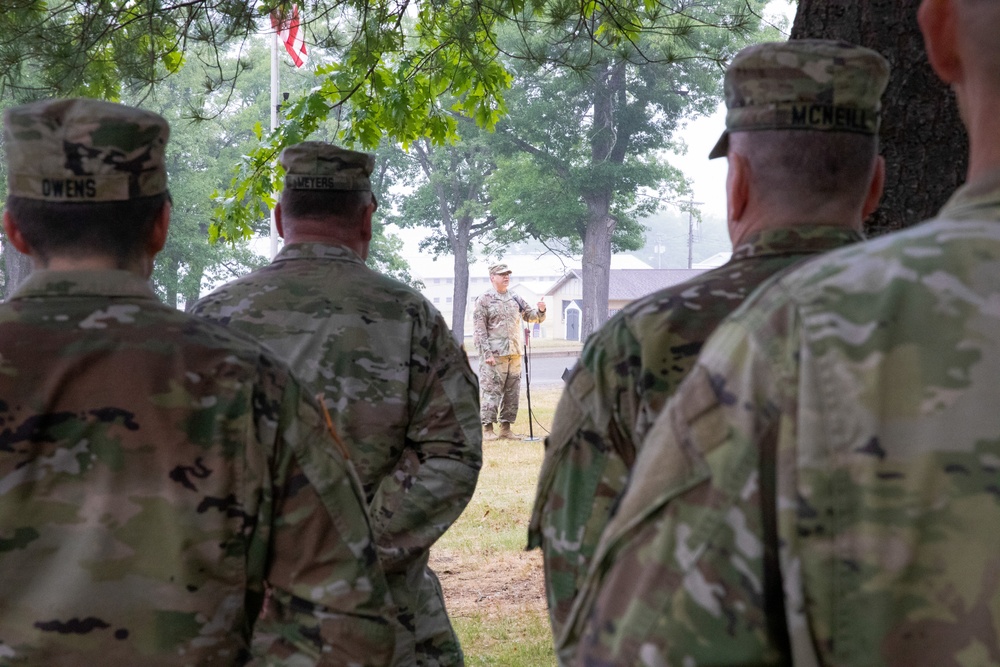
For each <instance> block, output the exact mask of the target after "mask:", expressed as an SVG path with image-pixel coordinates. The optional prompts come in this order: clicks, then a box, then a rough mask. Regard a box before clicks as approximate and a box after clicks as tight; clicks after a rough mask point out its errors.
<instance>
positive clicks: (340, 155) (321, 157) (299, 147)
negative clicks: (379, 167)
mask: <svg viewBox="0 0 1000 667" xmlns="http://www.w3.org/2000/svg"><path fill="white" fill-rule="evenodd" d="M278 161H279V162H280V163H281V166H282V167H284V168H285V187H286V188H291V189H293V190H368V191H370V190H371V189H372V185H371V181H370V180H369V179H368V177H369V176H371V173H372V170H373V169H374V168H375V156H374V155H372V154H371V153H359V152H358V151H349V150H347V149H346V148H341V147H340V146H334V145H333V144H328V143H326V142H325V141H303V142H302V143H301V144H295V145H294V146H289V147H288V148H286V149H285V150H283V151H281V156H280V157H279V158H278Z"/></svg>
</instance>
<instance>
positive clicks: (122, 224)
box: [3, 98, 170, 267]
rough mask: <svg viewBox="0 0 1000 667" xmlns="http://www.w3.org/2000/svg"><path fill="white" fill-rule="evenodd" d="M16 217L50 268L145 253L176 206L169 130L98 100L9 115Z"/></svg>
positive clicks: (25, 108)
mask: <svg viewBox="0 0 1000 667" xmlns="http://www.w3.org/2000/svg"><path fill="white" fill-rule="evenodd" d="M3 125H4V142H5V145H6V154H7V179H8V199H7V203H6V209H7V211H8V212H9V213H10V215H11V217H13V219H14V220H15V222H16V224H17V226H18V228H19V229H20V231H21V233H22V234H23V236H24V237H25V239H26V240H27V241H28V243H29V244H30V246H31V248H32V251H33V252H34V253H35V254H36V255H37V256H38V257H39V258H40V259H41V260H42V261H43V262H44V261H46V260H47V259H48V258H50V257H52V256H55V255H64V256H73V257H81V256H87V255H100V256H109V257H113V258H114V259H116V260H117V262H118V264H119V265H120V266H122V267H124V266H125V265H127V264H129V263H130V262H131V261H132V260H133V259H134V258H135V257H136V255H137V254H139V253H141V252H142V251H143V248H144V243H145V241H146V239H147V238H148V236H149V234H150V231H151V229H152V225H153V222H154V221H155V219H156V216H157V215H158V214H159V213H160V212H161V210H162V209H163V204H164V202H165V201H167V199H168V198H169V194H168V193H167V171H166V164H165V161H164V151H165V149H166V144H167V140H168V138H169V135H170V128H169V125H168V124H167V121H166V120H164V119H163V118H162V117H161V116H159V115H157V114H154V113H152V112H149V111H144V110H142V109H137V108H134V107H128V106H124V105H121V104H114V103H111V102H104V101H101V100H92V99H79V98H78V99H55V100H44V101H40V102H34V103H31V104H25V105H21V106H17V107H13V108H11V109H8V110H7V111H6V113H5V114H4V120H3Z"/></svg>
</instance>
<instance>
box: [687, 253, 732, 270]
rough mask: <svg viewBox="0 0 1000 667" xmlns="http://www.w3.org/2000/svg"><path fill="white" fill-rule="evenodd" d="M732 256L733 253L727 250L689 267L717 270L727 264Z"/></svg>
mask: <svg viewBox="0 0 1000 667" xmlns="http://www.w3.org/2000/svg"><path fill="white" fill-rule="evenodd" d="M732 256H733V253H732V252H730V251H729V250H724V251H723V252H717V253H715V254H714V255H712V256H711V257H706V258H705V259H703V260H701V261H700V262H695V263H694V264H692V265H691V268H692V269H715V268H718V267H720V266H722V265H723V264H725V263H726V262H728V261H729V260H730V258H732Z"/></svg>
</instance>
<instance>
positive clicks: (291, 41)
mask: <svg viewBox="0 0 1000 667" xmlns="http://www.w3.org/2000/svg"><path fill="white" fill-rule="evenodd" d="M271 27H272V28H274V29H275V30H277V31H278V39H280V40H281V42H282V43H283V44H284V45H285V50H286V51H288V55H290V56H291V57H292V62H294V63H295V66H296V67H302V65H303V64H305V62H306V42H305V38H304V35H303V34H302V25H301V24H300V21H299V6H298V5H292V15H291V16H284V15H282V14H280V13H279V12H278V10H275V11H273V12H271Z"/></svg>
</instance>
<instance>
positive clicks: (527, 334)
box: [524, 329, 541, 442]
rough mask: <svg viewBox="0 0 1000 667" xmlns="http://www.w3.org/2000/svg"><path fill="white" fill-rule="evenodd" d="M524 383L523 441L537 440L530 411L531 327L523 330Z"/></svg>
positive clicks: (533, 418)
mask: <svg viewBox="0 0 1000 667" xmlns="http://www.w3.org/2000/svg"><path fill="white" fill-rule="evenodd" d="M524 384H525V394H526V396H527V397H528V437H527V438H525V441H527V442H537V441H538V440H541V438H536V437H535V430H534V421H535V417H534V414H532V412H531V329H525V330H524Z"/></svg>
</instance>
